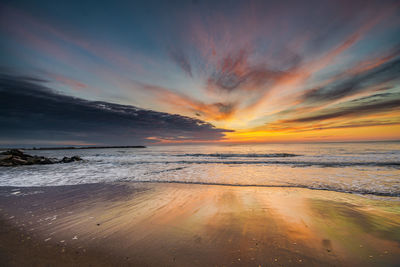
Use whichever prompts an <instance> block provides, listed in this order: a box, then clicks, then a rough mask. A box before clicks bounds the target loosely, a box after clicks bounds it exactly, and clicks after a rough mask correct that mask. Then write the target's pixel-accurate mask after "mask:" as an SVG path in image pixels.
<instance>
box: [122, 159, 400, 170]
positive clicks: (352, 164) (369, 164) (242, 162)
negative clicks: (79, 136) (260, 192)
mask: <svg viewBox="0 0 400 267" xmlns="http://www.w3.org/2000/svg"><path fill="white" fill-rule="evenodd" d="M127 164H184V165H187V164H231V165H245V164H264V165H292V166H295V167H309V166H317V167H355V166H365V167H391V168H400V162H351V161H346V162H345V161H342V162H323V161H261V160H218V161H217V160H180V161H134V162H129V163H127Z"/></svg>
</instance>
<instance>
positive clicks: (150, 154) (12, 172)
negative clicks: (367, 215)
mask: <svg viewBox="0 0 400 267" xmlns="http://www.w3.org/2000/svg"><path fill="white" fill-rule="evenodd" d="M27 153H28V154H35V155H43V156H47V157H57V158H62V157H63V156H72V155H79V156H81V157H82V158H83V159H84V160H85V161H84V162H75V163H69V164H54V165H35V166H20V167H11V168H10V167H0V186H53V185H71V184H84V183H99V182H101V183H108V182H118V181H131V182H179V183H196V184H199V183H204V184H223V185H242V186H249V185H252V186H288V187H304V188H312V189H326V190H334V191H342V192H352V193H369V194H375V195H390V196H398V197H399V196H400V142H376V143H372V142H371V143H318V144H262V145H259V144H257V145H190V146H188V145H187V146H153V147H148V148H145V149H90V150H55V151H51V150H48V151H27Z"/></svg>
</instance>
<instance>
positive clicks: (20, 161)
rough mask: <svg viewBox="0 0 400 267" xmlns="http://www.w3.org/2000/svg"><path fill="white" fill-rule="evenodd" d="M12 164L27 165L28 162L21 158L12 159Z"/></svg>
mask: <svg viewBox="0 0 400 267" xmlns="http://www.w3.org/2000/svg"><path fill="white" fill-rule="evenodd" d="M11 162H12V163H14V165H26V164H27V163H28V162H27V161H26V160H24V159H21V158H20V157H12V159H11Z"/></svg>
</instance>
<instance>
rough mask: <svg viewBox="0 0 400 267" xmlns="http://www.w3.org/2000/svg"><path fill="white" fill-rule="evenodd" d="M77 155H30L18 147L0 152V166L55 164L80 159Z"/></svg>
mask: <svg viewBox="0 0 400 267" xmlns="http://www.w3.org/2000/svg"><path fill="white" fill-rule="evenodd" d="M81 160H82V159H81V158H80V157H79V156H73V157H64V158H62V159H61V160H60V159H56V158H46V157H40V156H31V155H28V154H25V153H24V152H22V151H21V150H19V149H10V150H7V151H4V152H2V153H0V166H4V167H12V166H20V165H34V164H55V163H69V162H74V161H81Z"/></svg>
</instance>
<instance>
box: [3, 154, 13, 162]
mask: <svg viewBox="0 0 400 267" xmlns="http://www.w3.org/2000/svg"><path fill="white" fill-rule="evenodd" d="M11 158H12V155H2V156H0V161H3V160H7V159H11Z"/></svg>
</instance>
